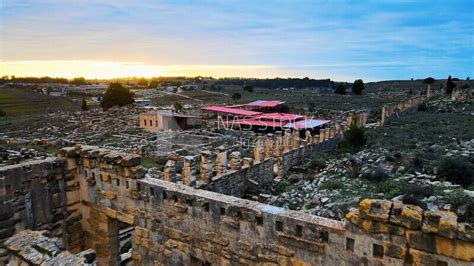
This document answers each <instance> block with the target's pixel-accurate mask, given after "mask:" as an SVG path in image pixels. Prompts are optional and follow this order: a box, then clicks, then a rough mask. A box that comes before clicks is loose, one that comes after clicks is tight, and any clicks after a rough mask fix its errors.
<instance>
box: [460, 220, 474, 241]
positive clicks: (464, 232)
mask: <svg viewBox="0 0 474 266" xmlns="http://www.w3.org/2000/svg"><path fill="white" fill-rule="evenodd" d="M457 235H458V238H459V239H461V240H464V241H468V242H474V226H473V225H472V224H469V223H458V231H457Z"/></svg>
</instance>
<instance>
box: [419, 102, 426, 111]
mask: <svg viewBox="0 0 474 266" xmlns="http://www.w3.org/2000/svg"><path fill="white" fill-rule="evenodd" d="M427 111H428V105H426V103H422V104H420V105H418V112H427Z"/></svg>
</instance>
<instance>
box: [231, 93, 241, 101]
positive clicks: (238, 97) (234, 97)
mask: <svg viewBox="0 0 474 266" xmlns="http://www.w3.org/2000/svg"><path fill="white" fill-rule="evenodd" d="M240 98H242V95H241V94H240V93H238V92H236V93H234V94H232V100H234V101H237V100H240Z"/></svg>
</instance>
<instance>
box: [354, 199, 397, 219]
mask: <svg viewBox="0 0 474 266" xmlns="http://www.w3.org/2000/svg"><path fill="white" fill-rule="evenodd" d="M391 207H392V202H391V201H388V200H377V199H364V200H362V201H361V202H360V203H359V213H360V216H361V217H362V218H364V219H370V220H376V221H381V222H387V221H388V218H389V216H390V209H391Z"/></svg>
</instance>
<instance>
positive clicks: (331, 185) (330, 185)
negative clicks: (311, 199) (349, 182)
mask: <svg viewBox="0 0 474 266" xmlns="http://www.w3.org/2000/svg"><path fill="white" fill-rule="evenodd" d="M318 187H319V189H327V190H335V189H341V188H343V187H344V184H343V183H342V182H341V181H339V180H332V179H330V180H326V181H324V182H323V183H322V184H321V185H319V186H318Z"/></svg>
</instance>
